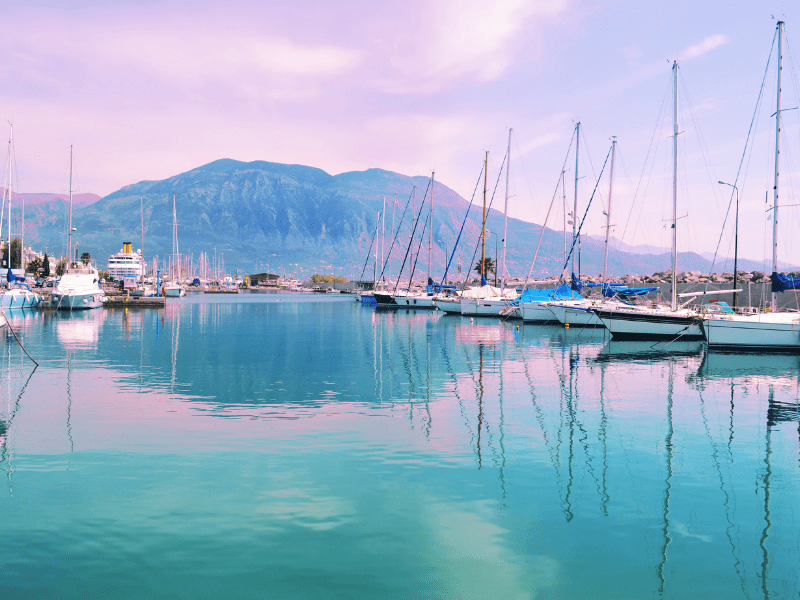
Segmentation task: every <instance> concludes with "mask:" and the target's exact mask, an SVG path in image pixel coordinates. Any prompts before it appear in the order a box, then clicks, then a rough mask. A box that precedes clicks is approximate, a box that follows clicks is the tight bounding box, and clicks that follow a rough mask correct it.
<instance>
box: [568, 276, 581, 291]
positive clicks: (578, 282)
mask: <svg viewBox="0 0 800 600" xmlns="http://www.w3.org/2000/svg"><path fill="white" fill-rule="evenodd" d="M570 288H571V289H572V290H574V291H576V292H578V293H580V291H581V290H582V289H583V284H582V283H581V280H580V279H578V278H577V277H576V276H575V273H573V274H572V283H571V284H570Z"/></svg>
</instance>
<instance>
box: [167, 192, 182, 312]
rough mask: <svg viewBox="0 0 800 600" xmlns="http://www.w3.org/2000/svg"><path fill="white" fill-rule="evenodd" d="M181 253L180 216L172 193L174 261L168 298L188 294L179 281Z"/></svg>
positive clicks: (168, 285)
mask: <svg viewBox="0 0 800 600" xmlns="http://www.w3.org/2000/svg"><path fill="white" fill-rule="evenodd" d="M179 257H180V254H179V253H178V217H177V213H176V212H175V194H172V262H171V264H170V266H171V269H170V270H171V271H172V281H170V282H169V283H168V284H167V285H165V286H164V295H165V296H166V297H167V298H183V297H184V296H185V295H186V290H185V289H184V288H183V286H182V285H181V284H180V283H178V278H179V277H180V265H179V264H177V263H178V262H179Z"/></svg>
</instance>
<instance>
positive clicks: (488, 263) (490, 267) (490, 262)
mask: <svg viewBox="0 0 800 600" xmlns="http://www.w3.org/2000/svg"><path fill="white" fill-rule="evenodd" d="M484 260H485V262H484V266H485V267H486V268H485V269H483V268H481V261H480V260H478V262H476V263H475V266H474V267H473V268H474V269H475V270H476V271H477V272H478V275H484V276H485V275H486V273H495V272H496V270H495V269H496V267H495V264H494V259H493V258H491V257H489V256H487V257H486V258H485V259H484Z"/></svg>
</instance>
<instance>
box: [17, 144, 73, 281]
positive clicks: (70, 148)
mask: <svg viewBox="0 0 800 600" xmlns="http://www.w3.org/2000/svg"><path fill="white" fill-rule="evenodd" d="M67 246H68V247H69V258H67V268H69V266H70V263H71V262H72V144H70V145H69V231H68V233H67ZM9 256H11V255H10V254H9ZM9 262H10V261H9Z"/></svg>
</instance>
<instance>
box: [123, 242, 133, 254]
mask: <svg viewBox="0 0 800 600" xmlns="http://www.w3.org/2000/svg"><path fill="white" fill-rule="evenodd" d="M122 252H123V253H125V254H131V253H132V252H133V243H132V242H124V243H123V244H122Z"/></svg>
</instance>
